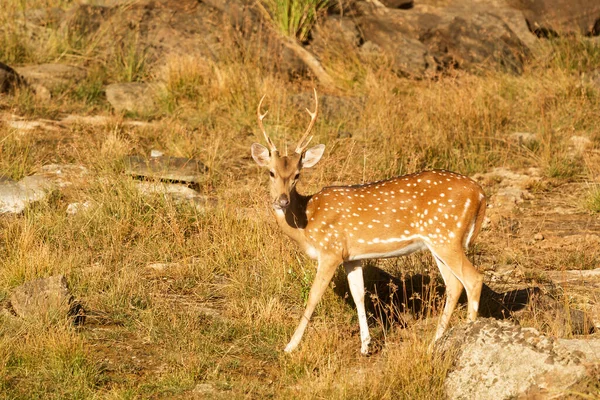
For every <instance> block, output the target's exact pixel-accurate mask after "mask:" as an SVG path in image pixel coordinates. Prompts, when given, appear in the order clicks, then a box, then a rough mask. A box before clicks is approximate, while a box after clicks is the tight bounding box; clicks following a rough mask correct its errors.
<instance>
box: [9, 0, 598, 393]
mask: <svg viewBox="0 0 600 400" xmlns="http://www.w3.org/2000/svg"><path fill="white" fill-rule="evenodd" d="M22 4H23V3H22V2H17V1H9V2H8V5H7V6H5V7H4V8H3V9H2V10H1V11H0V26H1V28H0V38H1V40H0V41H1V42H2V43H5V44H6V45H4V46H3V47H2V48H1V49H0V60H2V61H6V62H8V63H10V64H22V63H39V62H50V61H57V62H65V61H67V62H70V63H76V64H81V65H84V66H86V67H87V68H88V70H89V71H90V76H89V77H88V78H87V79H86V80H85V81H84V82H82V83H81V84H79V85H77V86H76V87H73V88H68V89H67V90H65V92H64V93H62V94H61V95H60V96H55V97H54V98H53V100H51V101H50V102H42V101H40V100H38V99H36V98H35V97H34V96H32V95H31V93H28V92H27V91H22V92H20V93H17V94H15V95H14V96H7V97H1V98H0V110H2V112H10V113H15V114H19V115H23V116H27V117H30V118H35V117H44V118H54V117H57V116H60V115H64V114H66V113H89V114H106V115H108V114H109V113H110V112H109V107H108V105H107V104H106V101H105V100H104V98H103V95H102V92H101V87H102V85H103V84H105V83H107V82H111V81H113V80H116V79H119V80H128V81H134V80H138V79H146V80H151V81H152V82H154V83H155V84H156V85H157V87H158V88H159V90H158V99H159V102H158V104H159V108H158V109H157V110H156V112H155V113H154V114H152V115H147V116H145V117H146V118H147V119H148V120H149V121H151V122H152V124H151V125H149V126H148V127H141V128H140V127H130V126H126V125H123V124H122V123H121V122H122V118H123V117H122V116H114V117H113V118H112V122H111V123H110V124H108V125H107V126H101V127H93V126H86V125H81V126H71V127H68V128H64V129H62V130H61V131H60V132H35V131H34V132H31V133H27V134H26V135H21V134H20V133H18V132H17V131H16V130H14V129H11V128H9V127H8V126H7V125H1V124H0V175H7V176H9V177H12V178H15V179H17V178H20V177H22V176H24V175H28V174H31V173H33V172H35V171H36V170H38V169H39V168H40V167H41V166H42V165H45V164H48V163H51V162H60V163H77V164H82V165H85V166H87V167H88V168H90V169H91V170H92V172H93V178H90V179H88V180H85V181H84V182H81V183H79V184H77V185H75V186H74V187H71V188H69V189H66V190H64V191H62V192H61V194H60V195H57V196H53V197H51V198H50V200H48V201H47V202H44V203H43V204H38V205H35V206H33V207H31V208H29V209H28V210H27V212H26V213H25V214H24V215H21V216H16V217H10V216H2V217H1V218H0V232H1V234H0V255H1V257H0V299H5V298H6V297H7V296H8V294H9V293H10V290H11V289H12V288H13V287H15V286H17V285H19V284H21V283H23V282H24V281H27V280H29V279H33V278H36V277H43V276H49V275H52V274H56V273H63V274H65V275H67V277H68V281H69V284H70V287H71V289H72V291H73V293H74V295H75V296H76V297H77V298H78V299H80V301H81V302H82V303H83V304H84V305H85V307H86V308H87V309H88V310H89V314H90V315H89V317H88V322H87V324H86V325H85V326H84V327H82V328H79V329H76V328H74V327H72V326H70V325H69V324H67V323H65V322H64V321H52V320H50V321H45V322H40V323H39V324H34V325H32V323H31V322H22V321H18V320H17V321H15V320H13V319H12V318H7V317H3V316H1V315H0V397H2V398H7V399H20V398H23V399H25V398H115V399H116V398H190V397H193V396H196V397H198V398H203V397H208V398H211V397H214V398H222V397H233V398H241V397H250V398H264V397H275V398H373V399H386V398H392V397H394V398H398V397H399V398H405V399H436V398H440V397H442V396H443V395H442V393H443V379H444V376H445V374H446V373H447V371H448V368H449V363H448V362H447V361H445V360H438V359H432V358H431V357H430V356H429V354H428V353H427V351H426V348H427V346H428V344H429V341H430V338H431V337H433V328H434V324H435V317H434V318H429V319H426V320H421V321H418V322H417V323H411V324H409V326H408V327H407V328H406V329H401V328H400V327H399V326H393V327H392V328H391V329H384V327H382V326H381V325H378V324H377V322H375V325H374V328H373V334H374V337H375V341H376V343H377V344H378V347H379V348H380V350H379V351H378V352H377V353H376V354H374V355H373V356H372V357H370V358H364V357H360V356H359V352H358V348H359V337H358V326H357V325H358V324H357V320H356V316H355V313H354V311H353V309H352V307H350V306H349V305H348V304H346V302H345V299H344V298H343V296H342V297H340V296H337V295H336V294H334V292H333V291H328V292H327V294H326V296H325V298H324V299H323V301H322V302H321V304H320V306H319V307H318V309H317V312H316V314H315V317H314V320H313V323H312V324H311V327H310V328H309V330H308V332H307V334H306V336H305V338H304V340H303V342H302V344H301V346H300V348H299V350H298V351H297V352H296V353H293V354H292V355H285V354H283V353H282V351H281V349H282V348H283V347H284V345H285V343H286V341H287V340H288V339H289V336H290V334H291V333H292V332H293V329H294V328H295V325H296V323H297V318H298V316H299V315H300V312H301V310H302V308H303V299H305V298H306V296H307V291H308V288H309V285H310V282H311V280H312V277H313V276H314V265H313V262H311V261H310V260H308V259H307V258H306V257H304V256H303V255H301V254H300V253H299V252H298V250H297V249H295V248H294V246H293V245H292V243H290V241H289V240H288V239H286V238H283V237H282V235H281V233H280V232H279V231H278V229H277V227H276V226H275V224H274V223H273V221H272V220H271V218H270V217H269V215H268V212H267V210H268V206H267V201H266V193H267V191H266V188H265V185H266V183H267V179H266V175H263V172H262V171H259V169H258V168H257V167H255V166H254V165H253V163H252V162H251V159H250V158H249V146H250V144H251V143H252V142H253V141H257V140H259V137H258V136H256V135H255V134H256V133H257V132H258V131H257V128H256V127H255V106H256V102H257V100H258V99H259V98H260V96H261V95H262V94H263V93H268V94H269V96H268V99H267V101H266V104H267V107H268V108H269V110H270V113H269V117H268V118H267V120H266V121H265V122H266V124H267V127H268V128H269V129H270V130H271V131H272V136H273V138H274V139H275V140H276V141H277V143H281V144H283V143H284V142H287V143H292V142H294V141H295V139H296V138H297V136H298V135H299V134H300V132H301V131H302V130H303V129H304V127H305V124H306V122H307V117H306V114H305V113H304V111H303V110H302V109H301V108H300V107H296V106H295V104H296V103H295V101H296V100H295V99H296V97H295V96H296V95H297V94H298V93H303V92H308V91H309V90H310V89H311V88H312V86H313V84H314V83H313V82H311V81H308V80H307V81H294V82H289V81H288V80H287V77H281V76H278V75H276V74H270V73H267V71H264V70H263V69H262V68H261V67H260V66H257V65H256V64H255V63H254V62H252V61H247V60H248V59H250V58H249V57H245V56H235V54H236V51H237V50H236V48H235V46H234V45H233V44H231V43H226V44H227V45H230V46H231V53H232V58H231V60H228V61H220V62H210V63H209V62H205V60H198V59H196V58H194V57H193V56H190V57H182V58H176V59H175V58H174V59H171V60H170V61H169V62H168V63H167V64H166V65H161V66H155V65H152V64H149V63H147V62H146V61H147V60H146V59H145V58H144V52H143V49H142V50H140V49H137V48H136V47H135V43H136V40H135V37H132V38H131V40H130V41H129V42H126V43H125V44H124V45H122V46H121V47H119V48H118V49H116V50H118V51H119V54H120V56H119V57H111V58H110V60H112V61H111V62H109V61H108V59H107V58H106V57H105V54H104V53H102V52H101V51H99V50H97V49H99V48H100V47H101V46H99V44H101V43H102V41H107V40H108V38H107V37H106V36H102V33H98V34H97V35H95V36H94V37H85V35H84V36H82V37H79V36H78V37H75V36H74V35H73V32H65V31H62V30H60V29H58V28H56V29H54V30H52V29H50V31H49V32H50V34H49V35H48V36H42V37H35V38H30V36H29V34H28V32H27V31H25V30H24V29H23V28H22V26H21V25H19V24H18V23H17V22H16V21H15V15H18V13H22V12H23V11H24V9H23V8H22ZM68 4H69V2H58V1H57V0H47V1H39V2H36V4H35V5H34V4H32V2H28V3H27V8H28V9H29V8H34V7H37V6H47V5H52V6H59V7H61V6H67V5H68ZM589 43H590V42H588V41H587V40H585V39H572V40H564V41H560V42H553V43H551V44H549V45H548V49H547V50H548V54H550V55H554V56H550V57H548V58H547V59H546V60H545V61H539V62H536V63H532V65H530V67H529V68H528V70H527V71H526V72H525V74H524V75H523V76H519V77H515V76H508V75H503V74H495V73H490V74H488V75H481V76H471V75H466V74H462V73H456V74H454V75H452V76H441V77H439V79H437V80H436V81H409V80H404V79H399V78H397V77H395V76H394V75H393V74H392V73H391V72H390V71H389V70H387V69H385V68H381V67H375V66H360V67H359V66H358V65H357V64H356V63H355V61H356V60H353V59H351V58H350V59H346V58H344V57H343V54H340V53H338V54H336V53H335V52H332V54H330V55H328V57H329V58H328V65H330V66H331V67H330V71H329V72H330V73H332V75H334V77H335V79H336V80H337V81H338V82H340V83H341V84H342V85H341V86H342V87H344V88H346V89H347V92H346V93H345V95H348V96H352V97H354V100H352V101H351V102H350V103H348V104H350V105H348V106H340V107H338V108H334V109H332V110H329V111H328V112H327V115H328V116H327V117H322V118H320V119H319V120H318V122H317V124H316V128H315V132H316V138H315V141H319V142H321V143H325V144H326V145H327V148H328V151H327V154H326V157H325V158H324V160H323V161H322V163H321V164H320V165H319V166H318V167H317V168H315V169H314V170H313V171H310V172H307V174H306V176H305V177H304V180H303V183H302V184H301V190H302V191H304V192H311V191H315V190H318V188H320V187H322V186H323V185H327V184H330V183H332V182H343V183H356V182H364V181H370V180H373V179H381V178H385V177H389V176H393V175H397V174H402V173H406V172H412V171H415V170H419V169H424V168H448V169H452V170H456V171H459V172H462V173H465V174H473V173H475V172H485V171H489V170H490V169H491V168H493V167H495V166H506V167H511V168H515V169H519V168H524V167H530V166H534V167H539V168H541V169H542V170H543V171H544V174H545V178H546V179H548V180H550V181H551V182H552V183H553V184H555V185H560V184H561V183H565V182H589V185H590V186H589V187H590V188H594V187H595V186H593V185H597V184H593V183H591V182H592V180H593V178H594V177H593V174H592V172H591V171H598V170H599V168H600V166H599V164H598V162H599V161H598V159H597V157H596V158H593V157H592V156H588V155H583V156H582V157H581V158H573V157H571V156H570V155H569V154H570V153H569V137H570V136H571V135H580V136H586V137H590V138H591V139H593V140H597V138H596V139H595V138H594V136H593V135H594V134H595V130H596V127H597V126H599V125H600V114H599V113H598V112H597V111H598V109H599V106H600V97H599V95H598V89H597V88H596V87H594V86H593V84H592V83H590V82H587V81H586V80H582V79H581V73H583V72H588V71H589V70H591V69H593V68H598V67H600V65H599V62H600V61H598V59H599V58H600V48H599V47H598V45H597V44H595V45H591V44H589ZM104 48H106V47H104ZM113 50H114V49H113ZM116 50H115V51H116ZM200 61H204V62H200ZM345 65H349V66H350V69H348V68H344V66H345ZM348 71H351V72H348ZM323 94H324V95H325V94H326V93H323ZM356 104H360V106H359V107H358V108H354V105H356ZM515 131H519V132H523V131H526V132H533V133H536V134H537V135H538V141H537V142H536V143H535V144H534V145H532V146H529V147H527V146H520V145H518V144H515V143H513V142H511V141H510V140H509V138H508V135H509V134H510V133H512V132H515ZM340 132H350V133H351V134H352V137H351V138H348V137H346V136H344V135H339V133H340ZM597 145H598V143H597V142H596V146H597ZM154 148H156V149H160V150H163V151H165V152H166V153H168V154H171V155H175V156H186V157H195V158H199V159H201V160H202V161H203V162H205V163H206V164H207V165H208V166H209V168H210V172H209V173H208V176H207V179H206V181H204V182H203V183H202V184H201V185H200V190H201V191H203V192H204V193H207V194H210V195H212V196H215V197H217V198H218V199H219V207H218V208H216V209H211V210H210V211H200V210H197V209H195V208H194V207H192V206H191V205H185V204H184V205H182V204H177V203H174V202H172V201H170V200H165V199H164V198H161V197H160V196H156V197H150V198H148V197H143V196H142V195H140V194H139V193H138V191H137V189H136V188H135V184H134V182H132V181H131V180H130V179H129V178H127V177H125V176H124V175H123V174H122V173H121V172H122V168H123V166H122V163H121V159H122V156H123V155H126V154H135V153H143V154H147V153H148V152H149V150H150V149H154ZM549 190H550V191H551V190H552V189H549ZM542 192H543V191H542ZM590 198H591V199H592V200H591V202H590V203H589V204H590V206H589V207H590V209H592V210H594V211H598V210H597V204H596V203H597V198H598V194H597V191H594V189H593V190H591V191H590ZM594 199H595V200H594ZM86 200H87V201H90V202H91V204H92V205H91V207H90V208H88V209H86V210H84V211H82V212H80V213H79V214H77V215H75V216H67V215H66V214H65V209H66V206H67V205H68V204H69V203H71V202H75V201H79V202H83V201H86ZM580 204H581V203H578V204H577V205H574V207H580ZM484 238H486V239H487V240H488V242H480V243H481V246H480V247H478V252H481V253H482V254H483V255H479V256H477V263H478V264H479V265H483V266H484V267H486V268H491V267H492V266H493V264H494V263H495V260H498V259H501V258H502V257H505V252H506V247H507V246H508V247H510V243H511V241H510V238H509V236H508V234H506V233H505V232H503V231H501V230H496V231H488V232H484ZM497 242H498V243H500V244H499V245H496V244H495V243H497ZM567 256H568V255H564V257H563V258H561V259H559V260H557V262H559V261H561V260H563V261H564V260H567ZM154 262H161V263H173V267H171V268H170V269H167V270H166V271H164V272H157V271H153V270H150V269H148V268H147V267H146V266H147V265H148V264H149V263H154ZM517 262H518V263H519V264H520V265H522V266H525V267H531V268H535V266H536V260H535V258H532V257H529V256H528V255H527V254H524V255H523V256H522V257H519V258H518V260H517ZM577 262H580V261H577ZM584 263H585V262H584ZM377 265H379V266H383V267H387V268H388V269H391V270H392V271H393V272H394V273H398V271H399V270H405V271H406V270H408V271H409V272H411V273H424V274H426V275H427V274H428V273H429V272H428V271H430V270H435V266H434V264H433V263H432V261H431V259H430V258H429V257H428V256H415V257H411V258H409V259H407V260H404V261H400V262H398V263H396V262H390V261H386V262H381V263H378V264H377ZM584 267H585V266H584ZM588 267H589V266H588ZM432 302H434V301H433V300H432ZM457 315H458V316H459V318H460V317H464V316H463V315H461V313H457ZM198 385H200V386H198Z"/></svg>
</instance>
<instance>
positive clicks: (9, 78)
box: [0, 62, 24, 93]
mask: <svg viewBox="0 0 600 400" xmlns="http://www.w3.org/2000/svg"><path fill="white" fill-rule="evenodd" d="M23 83H24V82H23V79H22V78H21V76H19V74H18V73H17V71H15V70H14V69H13V68H11V67H9V66H8V65H6V64H4V63H2V62H0V93H8V92H10V91H12V90H14V89H15V88H17V87H19V86H21V85H22V84H23Z"/></svg>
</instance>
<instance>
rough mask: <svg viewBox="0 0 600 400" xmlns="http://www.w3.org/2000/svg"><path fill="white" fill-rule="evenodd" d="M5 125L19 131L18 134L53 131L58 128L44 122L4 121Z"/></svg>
mask: <svg viewBox="0 0 600 400" xmlns="http://www.w3.org/2000/svg"><path fill="white" fill-rule="evenodd" d="M6 125H8V126H9V127H10V128H12V129H15V130H17V131H19V132H20V133H23V134H24V133H26V132H27V131H35V130H38V129H40V130H52V131H55V130H57V129H58V128H57V127H55V126H53V125H51V124H49V123H47V122H45V121H24V120H16V121H15V120H12V121H6Z"/></svg>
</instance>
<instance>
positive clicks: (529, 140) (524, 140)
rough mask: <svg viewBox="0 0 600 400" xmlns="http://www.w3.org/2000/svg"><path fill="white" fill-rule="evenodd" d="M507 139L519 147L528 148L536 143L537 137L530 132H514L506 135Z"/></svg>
mask: <svg viewBox="0 0 600 400" xmlns="http://www.w3.org/2000/svg"><path fill="white" fill-rule="evenodd" d="M508 139H509V140H510V141H511V142H515V143H517V144H518V145H520V146H530V145H532V144H534V143H535V142H537V136H536V135H535V133H530V132H514V133H511V134H510V135H508Z"/></svg>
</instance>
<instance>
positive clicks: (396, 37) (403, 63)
mask: <svg viewBox="0 0 600 400" xmlns="http://www.w3.org/2000/svg"><path fill="white" fill-rule="evenodd" d="M398 24H400V23H398V22H396V21H394V20H391V19H384V18H382V17H381V16H365V17H362V18H361V19H360V25H359V28H360V30H361V32H362V33H363V37H364V39H365V44H367V43H369V45H368V47H367V50H365V49H364V46H365V45H363V50H362V54H369V53H374V52H375V51H377V50H380V51H381V53H382V54H385V55H386V56H387V57H388V58H389V59H390V60H391V62H392V69H393V70H394V72H396V73H397V74H398V75H402V76H407V77H416V78H422V77H425V76H427V75H429V74H433V73H434V72H435V71H436V70H437V63H436V62H435V60H434V59H433V57H432V56H431V55H430V54H429V51H428V49H427V47H426V46H425V45H424V44H423V43H421V42H420V41H419V40H417V39H415V38H411V37H407V36H406V35H405V34H404V33H403V31H402V30H400V29H399V27H398ZM373 44H375V45H376V46H373Z"/></svg>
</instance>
